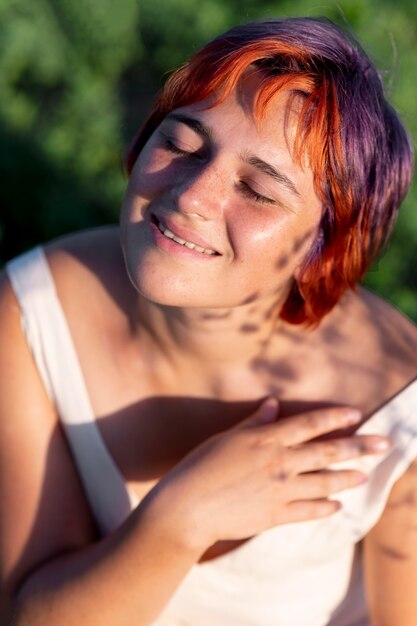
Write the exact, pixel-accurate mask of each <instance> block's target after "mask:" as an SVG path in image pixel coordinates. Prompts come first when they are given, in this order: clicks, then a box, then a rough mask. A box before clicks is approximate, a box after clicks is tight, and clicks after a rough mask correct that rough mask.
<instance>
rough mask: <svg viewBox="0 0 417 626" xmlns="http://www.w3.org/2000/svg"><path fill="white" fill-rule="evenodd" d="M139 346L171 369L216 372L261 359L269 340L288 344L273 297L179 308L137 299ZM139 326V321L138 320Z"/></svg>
mask: <svg viewBox="0 0 417 626" xmlns="http://www.w3.org/2000/svg"><path fill="white" fill-rule="evenodd" d="M138 312H139V319H140V330H139V331H138V333H139V334H140V338H141V346H142V350H146V352H147V353H148V354H149V355H152V356H151V359H152V361H155V354H158V355H159V356H161V357H163V359H164V361H166V362H167V363H169V364H170V365H171V367H172V369H173V370H174V371H178V372H181V371H183V370H184V368H186V369H190V367H195V368H197V370H200V371H201V370H202V369H203V370H204V371H205V372H206V373H210V371H212V372H213V373H214V372H215V373H216V375H219V373H221V372H227V371H230V370H231V369H235V370H236V369H239V368H245V367H246V368H248V367H249V365H250V363H253V362H254V360H256V359H259V358H262V357H263V358H265V355H266V353H267V352H268V348H269V346H270V343H271V341H272V339H273V340H274V344H275V345H276V344H277V343H279V342H281V345H282V347H283V349H284V345H286V346H288V337H287V333H286V332H285V330H284V326H286V325H285V324H284V322H283V321H282V320H281V319H280V318H279V316H278V306H277V303H276V300H273V299H271V300H266V301H262V302H256V303H249V304H245V305H242V306H239V307H234V308H230V309H204V310H202V309H194V308H193V309H191V308H187V309H180V308H176V307H165V306H161V305H156V304H154V303H151V302H149V301H147V300H144V299H143V298H140V300H139V308H138ZM138 327H139V325H138Z"/></svg>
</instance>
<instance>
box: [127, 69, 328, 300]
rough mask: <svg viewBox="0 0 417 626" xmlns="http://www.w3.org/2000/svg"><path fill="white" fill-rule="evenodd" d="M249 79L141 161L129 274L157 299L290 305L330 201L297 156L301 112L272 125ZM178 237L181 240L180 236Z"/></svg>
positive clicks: (134, 180) (189, 112)
mask: <svg viewBox="0 0 417 626" xmlns="http://www.w3.org/2000/svg"><path fill="white" fill-rule="evenodd" d="M258 87H259V78H258V77H257V76H256V75H255V74H250V75H248V76H246V77H245V78H244V79H243V80H242V81H241V83H240V86H239V88H238V89H237V90H236V91H235V92H234V93H233V94H232V95H231V96H230V97H229V98H228V99H227V100H226V101H225V102H223V103H222V104H220V105H218V106H215V107H214V108H212V109H204V106H207V103H198V104H195V105H191V106H185V107H181V108H179V109H176V110H174V111H173V112H172V113H171V114H169V115H168V116H167V117H166V118H165V119H164V121H163V122H162V123H161V124H160V126H159V127H158V128H157V129H156V130H155V132H154V133H153V135H152V136H151V137H150V139H149V141H148V142H147V144H146V145H145V147H144V148H143V150H142V152H141V153H140V155H139V157H138V159H137V161H136V164H135V166H134V168H133V171H132V174H131V177H130V180H129V184H128V187H127V191H126V195H125V198H124V201H123V207H122V215H121V236H122V246H123V250H124V255H125V259H126V265H127V270H128V273H129V276H130V278H131V280H132V282H133V284H134V285H135V287H136V288H137V290H138V291H139V292H140V293H142V294H143V295H144V296H145V297H146V298H147V299H149V300H152V301H154V302H157V303H160V304H165V305H171V306H181V307H202V308H206V307H210V308H212V307H215V308H218V307H236V306H239V305H242V304H244V303H248V302H253V301H255V300H262V299H264V300H265V301H271V299H274V300H276V302H277V304H279V303H282V302H284V301H285V299H286V296H287V293H288V290H289V288H290V286H291V283H292V281H293V278H294V276H295V275H296V273H297V268H298V267H299V265H300V263H301V262H302V260H303V259H304V257H305V255H306V253H307V251H308V249H309V248H310V246H311V243H312V241H313V240H314V238H315V236H316V233H317V227H318V224H319V221H320V217H321V203H320V201H319V199H318V197H317V196H316V194H315V191H314V188H313V175H312V172H311V170H310V168H309V167H308V165H307V164H305V165H304V167H303V168H302V167H301V166H300V165H297V164H296V163H295V162H294V161H293V158H292V156H291V149H292V146H293V141H294V137H295V130H296V124H297V118H298V109H299V106H300V102H297V100H293V103H292V105H290V104H289V102H290V100H289V94H288V92H284V93H282V94H280V95H278V96H276V97H275V98H274V100H273V101H272V102H271V104H270V106H269V108H268V109H267V113H266V116H265V118H264V119H262V121H261V122H257V121H256V120H255V118H254V116H253V102H254V97H255V95H256V92H257V89H258ZM174 236H175V239H174V238H173V237H174Z"/></svg>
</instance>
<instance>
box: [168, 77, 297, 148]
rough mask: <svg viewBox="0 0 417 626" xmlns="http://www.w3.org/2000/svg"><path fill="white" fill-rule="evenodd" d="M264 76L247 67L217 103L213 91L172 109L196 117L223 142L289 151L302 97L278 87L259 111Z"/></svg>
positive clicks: (291, 146) (292, 144)
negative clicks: (259, 98) (198, 99)
mask: <svg viewBox="0 0 417 626" xmlns="http://www.w3.org/2000/svg"><path fill="white" fill-rule="evenodd" d="M263 80H264V75H263V74H261V73H260V72H259V71H256V70H247V71H246V73H245V74H244V75H243V76H242V77H241V79H240V81H239V83H238V85H237V87H236V88H235V89H234V90H233V91H232V92H231V93H230V95H229V96H228V97H227V98H225V99H224V100H223V101H221V102H220V103H217V102H216V101H217V99H218V97H217V95H216V96H212V97H211V98H208V99H206V100H203V101H201V102H197V103H195V104H191V105H188V106H182V107H180V108H178V109H176V110H175V111H176V112H180V113H186V114H191V115H193V116H194V117H196V118H198V119H199V120H200V121H201V122H202V123H203V124H205V125H207V127H208V129H209V130H210V131H211V134H213V136H214V137H215V138H216V139H217V140H220V141H222V142H227V141H228V140H229V141H232V140H237V141H238V140H239V139H240V140H241V143H244V142H245V141H246V142H251V144H254V143H255V144H256V145H258V144H259V145H262V146H263V149H264V150H266V151H269V150H270V149H271V150H273V151H277V150H279V151H281V152H282V151H285V152H289V153H292V152H293V147H294V141H295V137H296V133H297V129H298V124H299V120H300V111H301V108H302V104H303V102H304V98H303V97H302V95H301V94H296V93H295V92H294V91H290V90H284V89H283V90H280V91H277V92H276V93H275V94H273V95H272V97H271V98H270V100H269V102H268V104H267V106H266V107H265V108H264V109H263V110H262V112H261V113H260V112H259V111H257V106H256V105H257V100H258V97H259V94H260V92H261V89H262V86H263Z"/></svg>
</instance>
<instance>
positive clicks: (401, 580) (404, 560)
mask: <svg viewBox="0 0 417 626" xmlns="http://www.w3.org/2000/svg"><path fill="white" fill-rule="evenodd" d="M364 559H365V577H366V587H367V595H368V603H369V607H370V612H371V618H372V625H373V626H393V624H395V626H415V624H416V623H417V461H415V462H414V463H413V464H412V465H411V467H410V468H409V469H408V470H407V472H406V473H405V474H404V476H402V477H401V479H400V480H399V481H398V482H397V483H396V484H395V485H394V487H393V489H392V491H391V494H390V497H389V500H388V503H387V505H386V508H385V511H384V513H383V515H382V517H381V519H380V521H379V522H378V524H377V525H376V526H375V527H374V528H373V529H372V530H371V532H370V533H369V535H368V536H367V537H366V538H365V542H364Z"/></svg>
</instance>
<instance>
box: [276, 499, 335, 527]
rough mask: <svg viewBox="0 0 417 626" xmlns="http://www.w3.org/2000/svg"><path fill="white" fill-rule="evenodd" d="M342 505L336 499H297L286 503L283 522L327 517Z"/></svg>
mask: <svg viewBox="0 0 417 626" xmlns="http://www.w3.org/2000/svg"><path fill="white" fill-rule="evenodd" d="M341 507H342V505H341V504H340V502H338V501H337V500H326V499H325V498H319V499H317V500H297V501H295V502H290V503H289V504H287V507H286V513H285V523H287V524H289V523H292V522H305V521H308V520H313V519H318V518H321V517H329V515H333V514H334V513H337V511H339V510H340V509H341Z"/></svg>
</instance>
